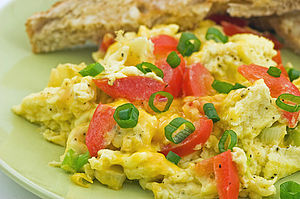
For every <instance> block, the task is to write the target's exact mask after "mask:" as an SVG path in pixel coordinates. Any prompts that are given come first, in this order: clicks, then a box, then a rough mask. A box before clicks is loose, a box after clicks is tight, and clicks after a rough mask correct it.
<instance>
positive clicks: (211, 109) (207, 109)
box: [203, 103, 220, 123]
mask: <svg viewBox="0 0 300 199" xmlns="http://www.w3.org/2000/svg"><path fill="white" fill-rule="evenodd" d="M203 110H204V113H205V115H206V116H207V117H208V118H209V119H211V120H212V121H213V122H214V123H215V122H217V121H219V120H220V118H219V116H218V113H217V111H216V109H215V106H214V104H213V103H206V104H204V106H203Z"/></svg>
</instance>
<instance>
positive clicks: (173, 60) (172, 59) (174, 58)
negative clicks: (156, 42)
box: [167, 51, 181, 68]
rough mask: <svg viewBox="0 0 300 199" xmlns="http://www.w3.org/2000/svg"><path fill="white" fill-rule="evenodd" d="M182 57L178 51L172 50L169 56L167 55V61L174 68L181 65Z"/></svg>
mask: <svg viewBox="0 0 300 199" xmlns="http://www.w3.org/2000/svg"><path fill="white" fill-rule="evenodd" d="M180 62H181V59H180V57H179V56H178V55H177V53H176V52H175V51H172V52H171V53H170V54H169V55H168V57H167V63H168V64H169V65H170V66H171V67H172V68H176V67H177V66H179V65H180Z"/></svg>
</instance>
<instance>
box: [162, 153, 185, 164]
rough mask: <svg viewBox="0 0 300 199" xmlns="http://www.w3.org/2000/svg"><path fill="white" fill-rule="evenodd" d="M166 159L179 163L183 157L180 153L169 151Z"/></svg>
mask: <svg viewBox="0 0 300 199" xmlns="http://www.w3.org/2000/svg"><path fill="white" fill-rule="evenodd" d="M166 159H167V160H169V161H170V162H173V163H174V164H176V165H177V164H178V162H179V161H180V159H181V157H180V156H179V155H177V154H176V153H174V152H172V151H169V153H168V155H167V156H166Z"/></svg>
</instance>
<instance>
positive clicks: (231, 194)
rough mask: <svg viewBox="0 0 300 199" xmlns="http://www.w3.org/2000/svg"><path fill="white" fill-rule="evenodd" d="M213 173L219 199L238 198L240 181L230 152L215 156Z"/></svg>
mask: <svg viewBox="0 0 300 199" xmlns="http://www.w3.org/2000/svg"><path fill="white" fill-rule="evenodd" d="M214 171H215V177H216V182H217V188H218V193H219V196H220V199H234V198H238V196H239V186H240V180H239V175H238V171H237V168H236V165H235V163H234V162H233V161H232V155H231V152H230V151H226V152H224V153H221V154H220V155H217V156H215V160H214Z"/></svg>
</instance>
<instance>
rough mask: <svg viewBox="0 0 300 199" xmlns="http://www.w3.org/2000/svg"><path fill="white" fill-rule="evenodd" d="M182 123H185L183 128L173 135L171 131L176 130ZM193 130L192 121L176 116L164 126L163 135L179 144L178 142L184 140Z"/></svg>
mask: <svg viewBox="0 0 300 199" xmlns="http://www.w3.org/2000/svg"><path fill="white" fill-rule="evenodd" d="M183 124H184V125H185V128H184V129H183V130H181V131H179V132H178V133H177V134H176V135H175V136H173V133H174V132H175V131H177V129H178V128H179V127H180V126H181V125H183ZM194 131H195V126H194V125H193V123H191V122H189V121H187V120H186V119H184V118H181V117H177V118H175V119H174V120H172V121H171V122H170V123H169V124H168V125H167V126H166V127H165V136H166V138H167V139H168V140H170V141H171V142H173V143H175V144H179V143H180V142H182V141H183V140H185V138H187V137H188V136H189V135H190V134H192V133H193V132H194Z"/></svg>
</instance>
